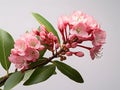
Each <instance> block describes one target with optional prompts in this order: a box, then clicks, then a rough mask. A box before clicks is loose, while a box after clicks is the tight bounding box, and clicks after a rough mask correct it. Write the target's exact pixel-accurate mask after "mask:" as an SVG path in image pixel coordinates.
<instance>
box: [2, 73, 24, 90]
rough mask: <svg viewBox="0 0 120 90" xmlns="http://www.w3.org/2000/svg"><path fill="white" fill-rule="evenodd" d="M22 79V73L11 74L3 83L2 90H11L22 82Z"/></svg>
mask: <svg viewBox="0 0 120 90" xmlns="http://www.w3.org/2000/svg"><path fill="white" fill-rule="evenodd" d="M23 77H24V73H22V72H20V71H19V72H15V73H13V74H12V75H11V76H10V77H9V78H8V79H7V81H6V82H5V85H4V90H11V89H12V88H13V87H14V86H16V85H17V84H18V83H20V81H22V79H23Z"/></svg>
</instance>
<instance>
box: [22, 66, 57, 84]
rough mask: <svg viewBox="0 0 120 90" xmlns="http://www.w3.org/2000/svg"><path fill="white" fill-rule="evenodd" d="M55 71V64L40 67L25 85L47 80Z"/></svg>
mask: <svg viewBox="0 0 120 90" xmlns="http://www.w3.org/2000/svg"><path fill="white" fill-rule="evenodd" d="M54 72H55V65H47V66H43V67H38V68H37V69H36V70H35V71H34V72H33V74H32V75H31V76H30V78H29V79H28V80H27V81H26V82H25V83H24V85H32V84H37V83H40V82H43V81H45V80H47V79H48V78H49V77H50V76H52V75H53V73H54Z"/></svg>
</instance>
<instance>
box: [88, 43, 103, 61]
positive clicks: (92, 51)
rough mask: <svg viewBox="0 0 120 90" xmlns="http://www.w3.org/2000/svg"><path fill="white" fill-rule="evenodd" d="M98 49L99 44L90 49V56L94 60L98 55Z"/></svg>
mask: <svg viewBox="0 0 120 90" xmlns="http://www.w3.org/2000/svg"><path fill="white" fill-rule="evenodd" d="M100 50H101V45H99V46H95V47H93V48H91V49H90V56H91V58H92V60H94V59H95V57H98V55H99V54H100Z"/></svg>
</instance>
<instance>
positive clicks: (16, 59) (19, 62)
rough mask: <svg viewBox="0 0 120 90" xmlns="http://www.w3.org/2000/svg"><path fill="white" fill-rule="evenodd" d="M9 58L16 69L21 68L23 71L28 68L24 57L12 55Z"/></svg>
mask: <svg viewBox="0 0 120 90" xmlns="http://www.w3.org/2000/svg"><path fill="white" fill-rule="evenodd" d="M8 58H9V61H10V62H12V63H14V64H15V66H16V68H21V69H23V68H24V69H27V68H28V64H27V62H26V61H25V60H24V56H18V55H14V54H11V55H10V56H9V57H8Z"/></svg>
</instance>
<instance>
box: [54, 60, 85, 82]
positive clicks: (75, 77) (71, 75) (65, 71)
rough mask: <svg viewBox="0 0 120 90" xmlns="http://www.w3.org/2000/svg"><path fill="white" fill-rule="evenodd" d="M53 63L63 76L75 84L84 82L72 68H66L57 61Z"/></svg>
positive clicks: (65, 65) (66, 66)
mask: <svg viewBox="0 0 120 90" xmlns="http://www.w3.org/2000/svg"><path fill="white" fill-rule="evenodd" d="M53 63H54V64H55V65H56V66H57V68H58V69H59V70H60V71H61V72H62V73H63V74H64V75H66V76H67V77H69V78H70V79H72V80H74V81H75V82H78V83H83V82H84V81H83V78H82V76H81V75H80V73H79V72H78V71H77V70H75V69H74V68H72V67H70V66H68V65H67V64H65V63H62V62H59V61H54V62H53Z"/></svg>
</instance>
